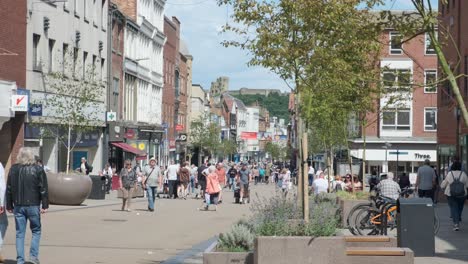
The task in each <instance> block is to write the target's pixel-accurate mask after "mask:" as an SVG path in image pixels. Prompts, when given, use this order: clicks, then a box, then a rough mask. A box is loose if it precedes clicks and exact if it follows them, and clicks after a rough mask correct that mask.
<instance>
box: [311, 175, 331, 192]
mask: <svg viewBox="0 0 468 264" xmlns="http://www.w3.org/2000/svg"><path fill="white" fill-rule="evenodd" d="M312 189H313V190H314V194H319V193H326V192H328V181H327V180H325V174H324V173H323V172H321V173H320V174H319V175H318V179H317V180H315V181H313V183H312Z"/></svg>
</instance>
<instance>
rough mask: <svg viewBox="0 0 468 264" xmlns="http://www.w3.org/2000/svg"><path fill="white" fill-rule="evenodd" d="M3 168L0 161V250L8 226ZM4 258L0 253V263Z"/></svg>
mask: <svg viewBox="0 0 468 264" xmlns="http://www.w3.org/2000/svg"><path fill="white" fill-rule="evenodd" d="M5 191H6V183H5V169H4V168H3V165H2V163H1V162H0V250H1V249H2V246H3V238H4V237H5V234H6V230H7V227H8V217H7V214H6V210H5ZM4 261H5V259H4V258H3V256H2V255H0V263H3V262H4Z"/></svg>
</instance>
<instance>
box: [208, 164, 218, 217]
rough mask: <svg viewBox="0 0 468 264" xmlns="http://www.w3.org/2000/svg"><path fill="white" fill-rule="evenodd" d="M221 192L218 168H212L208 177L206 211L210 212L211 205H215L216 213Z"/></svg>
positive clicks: (209, 169)
mask: <svg viewBox="0 0 468 264" xmlns="http://www.w3.org/2000/svg"><path fill="white" fill-rule="evenodd" d="M220 191H221V188H220V185H219V179H218V174H217V173H216V167H215V166H210V167H209V168H208V176H207V177H206V192H205V200H206V204H205V208H204V209H205V210H208V208H209V206H210V204H211V203H213V204H214V205H215V211H216V209H217V205H218V197H219V192H220Z"/></svg>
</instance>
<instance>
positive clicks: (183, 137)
mask: <svg viewBox="0 0 468 264" xmlns="http://www.w3.org/2000/svg"><path fill="white" fill-rule="evenodd" d="M177 141H180V142H186V141H187V134H179V137H178V138H177Z"/></svg>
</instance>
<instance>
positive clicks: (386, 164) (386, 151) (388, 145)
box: [382, 142, 392, 172]
mask: <svg viewBox="0 0 468 264" xmlns="http://www.w3.org/2000/svg"><path fill="white" fill-rule="evenodd" d="M391 146H392V144H391V143H388V142H385V145H384V146H382V148H383V149H385V171H382V172H388V159H387V157H388V148H389V147H391Z"/></svg>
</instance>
